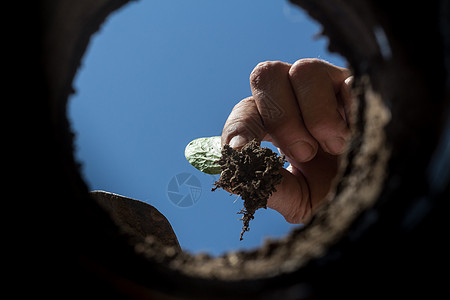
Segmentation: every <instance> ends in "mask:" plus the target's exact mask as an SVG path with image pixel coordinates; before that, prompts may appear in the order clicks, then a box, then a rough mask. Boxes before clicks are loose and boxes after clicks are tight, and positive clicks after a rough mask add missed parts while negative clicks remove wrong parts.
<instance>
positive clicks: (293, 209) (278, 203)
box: [267, 166, 312, 224]
mask: <svg viewBox="0 0 450 300" xmlns="http://www.w3.org/2000/svg"><path fill="white" fill-rule="evenodd" d="M281 174H282V175H283V180H282V182H281V184H279V185H277V186H276V187H275V188H276V190H277V191H276V192H275V193H273V194H272V195H271V196H270V197H269V199H268V200H267V207H270V208H271V209H274V210H276V211H277V212H279V213H280V214H281V215H282V216H283V217H284V218H285V219H286V221H287V222H288V223H292V224H301V223H305V222H306V221H307V220H308V219H309V218H310V216H311V214H312V206H311V197H310V192H309V188H308V184H307V183H306V180H305V178H304V177H303V175H302V174H301V172H300V171H299V170H298V169H296V168H295V167H293V166H289V167H288V168H287V169H281Z"/></svg>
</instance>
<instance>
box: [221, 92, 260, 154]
mask: <svg viewBox="0 0 450 300" xmlns="http://www.w3.org/2000/svg"><path fill="white" fill-rule="evenodd" d="M265 135H266V130H265V129H264V126H263V123H262V119H261V116H260V114H259V111H258V109H257V107H256V103H255V101H254V100H253V98H252V97H248V98H245V99H244V100H242V101H241V102H239V103H238V104H236V106H235V107H234V108H233V110H232V111H231V113H230V115H229V116H228V119H227V121H226V122H225V125H224V127H223V131H222V146H223V145H225V144H229V145H230V146H231V147H232V148H237V149H240V148H242V147H243V146H244V145H245V144H246V143H247V142H249V141H251V140H252V139H254V138H256V139H257V140H258V141H261V140H263V139H264V136H265Z"/></svg>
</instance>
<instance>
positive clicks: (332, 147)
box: [324, 137, 345, 155]
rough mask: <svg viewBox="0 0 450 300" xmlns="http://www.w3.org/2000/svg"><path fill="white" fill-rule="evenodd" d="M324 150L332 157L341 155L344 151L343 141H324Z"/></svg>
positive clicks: (331, 139) (341, 139)
mask: <svg viewBox="0 0 450 300" xmlns="http://www.w3.org/2000/svg"><path fill="white" fill-rule="evenodd" d="M324 150H325V151H326V152H328V153H330V154H334V155H338V154H342V152H344V150H345V140H344V139H343V138H341V137H334V138H330V139H328V140H326V141H325V149H324Z"/></svg>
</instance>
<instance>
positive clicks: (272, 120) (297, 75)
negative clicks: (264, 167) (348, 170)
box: [221, 59, 352, 223]
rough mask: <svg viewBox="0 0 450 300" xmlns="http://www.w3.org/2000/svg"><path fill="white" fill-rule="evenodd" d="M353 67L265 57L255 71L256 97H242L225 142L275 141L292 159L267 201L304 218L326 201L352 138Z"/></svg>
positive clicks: (294, 219)
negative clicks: (338, 166)
mask: <svg viewBox="0 0 450 300" xmlns="http://www.w3.org/2000/svg"><path fill="white" fill-rule="evenodd" d="M351 78H352V77H351V74H350V71H349V70H347V69H344V68H340V67H336V66H333V65H331V64H329V63H327V62H325V61H321V60H318V59H301V60H298V61H297V62H296V63H294V64H293V65H291V64H288V63H284V62H274V61H270V62H263V63H260V64H258V65H257V66H256V68H255V69H254V70H253V72H252V73H251V75H250V84H251V90H252V96H251V97H248V98H246V99H244V100H242V101H241V102H239V103H238V104H237V105H236V106H235V107H234V108H233V110H232V112H231V113H230V115H229V117H228V119H227V121H226V123H225V126H224V128H223V132H222V138H221V142H222V145H225V144H229V145H230V146H231V147H232V148H236V149H239V148H241V147H242V146H244V145H245V144H246V143H247V142H249V141H251V140H252V139H256V140H258V141H262V140H264V141H269V142H272V143H273V144H274V145H275V146H276V147H277V148H278V149H279V150H280V152H281V153H283V154H285V155H286V159H287V160H288V162H289V163H290V166H289V167H288V168H287V169H282V172H281V174H282V175H283V180H282V182H281V184H279V185H278V186H276V192H274V193H273V194H272V195H271V196H270V198H269V199H268V202H267V206H268V207H270V208H272V209H275V210H276V211H278V212H279V213H281V214H282V215H283V216H284V217H285V219H286V220H287V221H288V222H289V223H303V222H305V221H306V220H308V218H309V217H310V216H311V214H312V213H313V212H314V211H315V210H316V209H317V207H318V206H319V205H320V204H321V203H322V202H323V200H324V198H325V196H326V195H327V193H328V192H329V189H330V187H331V184H332V181H333V179H334V177H335V176H336V172H337V162H338V156H339V155H340V154H342V153H343V152H344V150H345V145H346V141H347V140H348V139H349V135H350V130H349V124H348V122H349V111H350V105H351V92H350V81H351Z"/></svg>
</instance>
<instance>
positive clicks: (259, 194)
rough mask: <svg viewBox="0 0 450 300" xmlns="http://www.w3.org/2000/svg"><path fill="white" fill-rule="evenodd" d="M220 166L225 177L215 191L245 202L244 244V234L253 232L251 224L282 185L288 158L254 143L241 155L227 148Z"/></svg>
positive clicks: (224, 149)
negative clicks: (239, 198)
mask: <svg viewBox="0 0 450 300" xmlns="http://www.w3.org/2000/svg"><path fill="white" fill-rule="evenodd" d="M218 163H219V164H220V166H221V169H222V173H221V175H220V179H219V180H218V181H216V182H215V183H214V188H213V189H212V190H213V191H214V190H216V189H217V188H222V189H224V190H226V191H228V192H231V193H233V194H238V195H240V196H241V198H242V200H244V208H243V209H242V210H241V211H239V212H238V213H239V214H243V215H244V216H243V217H242V219H241V221H243V223H244V226H243V227H242V231H241V237H240V240H242V237H243V235H244V233H245V232H246V231H249V229H250V228H249V223H250V221H251V220H253V218H254V214H255V212H256V210H258V209H259V208H262V207H263V208H267V199H268V198H269V196H270V195H271V194H272V193H273V192H275V191H276V189H275V186H276V185H278V184H280V183H281V180H282V178H283V177H282V175H281V173H280V169H281V168H282V167H283V165H284V157H280V156H279V155H278V154H276V153H274V152H273V151H272V150H270V149H269V148H266V147H261V146H260V145H259V142H257V141H256V140H252V141H250V142H249V143H247V144H246V145H245V146H244V147H243V148H242V149H241V150H240V151H239V150H235V149H233V148H231V147H230V146H229V145H224V147H223V149H222V157H221V158H220V159H219V161H218Z"/></svg>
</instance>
